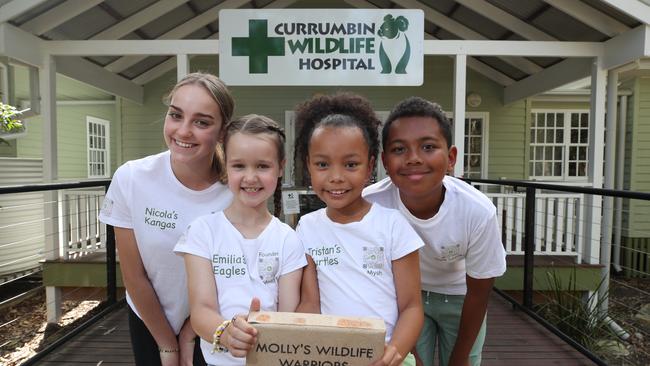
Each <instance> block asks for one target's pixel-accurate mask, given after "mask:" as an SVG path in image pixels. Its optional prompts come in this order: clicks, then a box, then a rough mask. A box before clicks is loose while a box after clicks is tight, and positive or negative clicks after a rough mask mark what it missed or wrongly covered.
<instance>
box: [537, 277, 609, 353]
mask: <svg viewBox="0 0 650 366" xmlns="http://www.w3.org/2000/svg"><path fill="white" fill-rule="evenodd" d="M546 275H547V278H546V280H547V281H548V285H549V288H550V294H549V296H548V301H547V302H546V303H545V304H543V305H541V307H540V309H539V310H538V312H539V314H540V315H542V316H543V317H544V318H545V319H546V320H548V321H549V322H550V323H552V324H553V325H555V327H556V328H558V329H559V330H561V331H562V332H563V333H564V334H566V335H568V336H569V337H571V338H573V339H574V340H575V341H576V342H578V343H580V344H582V345H583V346H584V347H585V348H587V349H589V350H591V351H592V352H594V353H601V351H602V342H600V343H599V341H602V340H603V339H616V334H615V333H614V332H613V331H612V330H611V329H610V327H609V320H608V318H607V312H605V311H602V310H601V305H602V304H603V302H604V301H605V300H606V299H607V297H608V296H609V294H608V293H607V292H606V293H605V296H603V297H602V298H598V291H599V290H600V288H601V287H602V286H603V283H604V280H605V278H603V279H602V280H601V281H600V283H599V284H598V288H597V289H596V291H594V292H593V293H592V295H591V296H589V297H588V298H587V299H586V300H584V299H583V298H582V296H581V295H580V291H579V290H578V289H577V284H576V282H577V281H576V268H575V267H574V268H573V271H572V273H571V276H569V279H568V283H567V284H566V285H565V284H564V283H563V279H562V276H560V275H559V274H558V273H556V272H555V271H553V272H546Z"/></svg>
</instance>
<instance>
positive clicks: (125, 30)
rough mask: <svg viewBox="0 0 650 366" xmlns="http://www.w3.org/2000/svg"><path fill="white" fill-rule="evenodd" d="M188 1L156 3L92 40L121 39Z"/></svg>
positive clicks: (169, 0) (100, 33)
mask: <svg viewBox="0 0 650 366" xmlns="http://www.w3.org/2000/svg"><path fill="white" fill-rule="evenodd" d="M82 1H83V0H82ZM188 1H189V0H161V1H157V2H154V3H153V4H152V5H150V6H148V7H146V8H144V9H142V10H140V11H139V12H137V13H135V14H133V15H131V16H130V17H128V18H126V19H124V20H122V21H121V22H119V23H117V24H115V25H113V26H111V27H109V28H107V29H105V30H103V31H101V32H99V33H97V34H96V35H94V36H92V37H91V38H90V39H93V40H99V39H120V38H122V37H124V36H126V35H127V34H129V33H131V32H133V31H134V30H136V29H138V28H140V27H142V26H143V25H145V24H147V23H149V22H151V21H153V20H155V19H158V18H159V17H161V16H163V15H165V14H167V13H168V12H170V11H171V10H173V9H175V8H177V7H179V6H181V5H183V4H185V3H186V2H188Z"/></svg>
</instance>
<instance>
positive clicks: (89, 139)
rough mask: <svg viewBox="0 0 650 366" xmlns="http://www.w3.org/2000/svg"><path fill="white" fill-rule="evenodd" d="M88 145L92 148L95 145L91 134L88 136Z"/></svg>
mask: <svg viewBox="0 0 650 366" xmlns="http://www.w3.org/2000/svg"><path fill="white" fill-rule="evenodd" d="M88 146H89V147H90V148H91V149H92V148H94V147H95V140H93V137H92V136H88Z"/></svg>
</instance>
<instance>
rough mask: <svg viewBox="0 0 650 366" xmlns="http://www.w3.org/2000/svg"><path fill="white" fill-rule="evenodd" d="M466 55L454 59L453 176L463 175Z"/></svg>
mask: <svg viewBox="0 0 650 366" xmlns="http://www.w3.org/2000/svg"><path fill="white" fill-rule="evenodd" d="M466 70H467V55H456V57H455V59H454V136H453V137H454V145H456V149H458V155H457V158H456V166H454V176H456V177H462V176H463V174H465V164H464V156H465V90H466V83H467V72H466Z"/></svg>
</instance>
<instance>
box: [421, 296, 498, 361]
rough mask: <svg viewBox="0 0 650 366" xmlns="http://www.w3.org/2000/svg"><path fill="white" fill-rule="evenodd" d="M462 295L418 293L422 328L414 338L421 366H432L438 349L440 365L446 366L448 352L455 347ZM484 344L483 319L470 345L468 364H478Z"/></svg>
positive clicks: (463, 297) (463, 299)
mask: <svg viewBox="0 0 650 366" xmlns="http://www.w3.org/2000/svg"><path fill="white" fill-rule="evenodd" d="M464 301H465V296H464V295H443V294H438V293H435V292H428V291H422V305H423V306H424V327H422V332H421V333H420V338H419V339H418V344H417V351H418V356H419V357H420V359H421V360H422V362H423V363H424V366H433V360H434V357H435V354H436V346H437V349H438V360H439V362H440V366H447V364H448V363H449V357H450V356H451V351H452V350H453V349H454V345H455V344H456V337H458V328H459V326H460V315H461V313H462V311H463V302H464ZM484 341H485V319H483V325H482V326H481V330H480V331H479V333H478V335H477V336H476V341H475V342H474V346H472V351H471V352H470V355H469V360H470V364H471V365H472V366H479V365H480V364H481V352H482V350H483V342H484Z"/></svg>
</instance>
